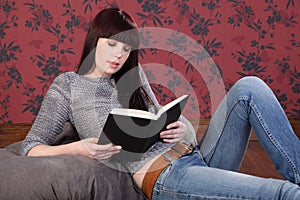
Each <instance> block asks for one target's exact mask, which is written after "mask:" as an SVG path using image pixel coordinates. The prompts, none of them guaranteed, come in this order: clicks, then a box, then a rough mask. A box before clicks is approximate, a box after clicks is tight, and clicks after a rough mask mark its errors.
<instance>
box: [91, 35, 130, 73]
mask: <svg viewBox="0 0 300 200" xmlns="http://www.w3.org/2000/svg"><path fill="white" fill-rule="evenodd" d="M130 51H131V46H130V45H127V44H125V43H122V42H119V41H116V40H113V39H108V38H99V39H98V43H97V47H96V54H95V55H96V56H95V68H94V70H93V72H92V73H94V75H96V76H97V77H99V76H101V77H108V76H111V75H112V74H114V73H116V72H117V71H119V70H120V69H121V67H122V66H123V65H124V63H125V62H126V60H127V58H128V57H129V54H130Z"/></svg>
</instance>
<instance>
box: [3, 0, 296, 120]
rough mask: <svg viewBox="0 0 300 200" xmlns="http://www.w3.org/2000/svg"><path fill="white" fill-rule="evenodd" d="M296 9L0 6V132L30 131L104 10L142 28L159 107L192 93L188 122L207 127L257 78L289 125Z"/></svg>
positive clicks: (183, 0)
mask: <svg viewBox="0 0 300 200" xmlns="http://www.w3.org/2000/svg"><path fill="white" fill-rule="evenodd" d="M299 6H300V4H299V2H297V1H295V0H286V1H280V0H264V1H260V3H259V4H258V3H257V1H246V0H224V1H220V0H197V1H196V0H132V1H130V3H129V1H125V0H81V1H80V0H79V1H70V0H62V1H56V0H53V1H41V0H18V1H16V0H0V11H1V12H0V38H1V40H0V123H2V124H12V123H31V122H33V120H34V119H35V117H36V115H37V113H38V111H39V108H40V106H41V103H42V101H43V98H44V96H45V94H46V92H47V90H48V88H49V86H50V85H51V83H52V82H53V80H54V78H55V77H56V76H58V75H59V74H61V73H63V72H65V71H76V69H77V67H78V62H79V58H80V55H81V48H82V46H83V40H84V35H85V33H86V32H87V30H88V27H89V23H90V21H91V20H92V18H93V16H95V14H96V13H97V12H98V11H99V10H101V9H103V8H107V7H120V8H121V9H123V10H125V11H127V12H128V13H130V14H131V15H132V16H133V17H134V18H135V20H136V22H137V24H138V25H139V27H141V30H142V31H141V44H142V47H143V48H141V49H140V57H141V63H142V64H143V66H144V69H145V72H146V75H147V76H148V78H149V81H150V82H151V86H152V88H153V91H154V92H155V94H156V96H157V98H158V100H159V102H160V103H161V104H166V103H167V102H169V101H171V100H172V99H174V98H175V97H176V96H178V95H179V94H185V93H189V94H192V95H191V98H190V100H189V102H188V105H187V107H186V109H185V112H184V114H185V115H187V117H188V118H210V117H211V115H212V114H213V111H214V109H215V108H214V107H215V106H214V104H215V102H219V100H220V99H221V98H219V97H218V95H219V96H223V95H224V94H225V93H226V91H228V90H229V89H230V87H231V86H232V85H233V84H234V82H236V81H237V80H238V79H239V78H242V77H244V76H250V75H254V76H258V77H260V78H262V79H263V80H264V81H265V82H266V83H267V84H268V85H269V86H270V87H271V89H272V90H273V91H274V93H275V94H276V96H277V98H278V100H279V101H280V103H281V105H282V106H283V108H284V111H285V112H286V114H287V115H288V117H298V118H299V117H300V67H299V65H300V62H299V61H300V34H299V28H300V27H299V22H300V13H299ZM297 7H298V8H297ZM150 27H152V28H156V29H153V31H152V29H147V28H150ZM156 30H160V31H161V30H163V31H164V32H162V33H160V32H159V33H155V31H156ZM199 47H201V48H199ZM216 88H220V90H216ZM216 99H217V100H216Z"/></svg>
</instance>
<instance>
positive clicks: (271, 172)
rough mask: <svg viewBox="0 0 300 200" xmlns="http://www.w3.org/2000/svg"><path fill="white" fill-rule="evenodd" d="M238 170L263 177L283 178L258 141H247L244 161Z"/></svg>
mask: <svg viewBox="0 0 300 200" xmlns="http://www.w3.org/2000/svg"><path fill="white" fill-rule="evenodd" d="M239 171H240V172H241V173H247V174H251V175H255V176H260V177H265V178H277V179H284V178H283V177H282V176H281V175H280V174H279V173H278V172H277V171H276V169H275V166H274V164H273V163H272V161H271V159H270V158H269V157H268V154H267V153H266V152H265V151H264V149H263V148H262V146H261V145H260V144H259V142H258V141H250V142H249V146H248V149H247V151H246V154H245V157H244V161H243V163H242V165H241V168H240V170H239Z"/></svg>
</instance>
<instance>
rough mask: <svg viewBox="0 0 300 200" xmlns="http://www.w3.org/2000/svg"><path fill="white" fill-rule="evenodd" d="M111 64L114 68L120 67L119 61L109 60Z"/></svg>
mask: <svg viewBox="0 0 300 200" xmlns="http://www.w3.org/2000/svg"><path fill="white" fill-rule="evenodd" d="M109 64H110V66H111V67H113V68H118V67H119V65H120V64H119V63H118V62H109Z"/></svg>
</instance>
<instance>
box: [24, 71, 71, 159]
mask: <svg viewBox="0 0 300 200" xmlns="http://www.w3.org/2000/svg"><path fill="white" fill-rule="evenodd" d="M68 74H70V73H64V74H61V75H59V76H58V77H57V78H55V80H54V81H53V83H52V85H51V86H50V88H49V90H48V92H47V94H46V95H45V97H44V99H43V102H42V105H41V108H40V110H39V113H38V115H37V117H36V119H35V121H34V123H33V125H32V127H31V129H30V131H29V133H28V134H27V136H26V137H25V139H24V140H23V142H22V148H21V152H20V153H21V154H22V155H27V153H28V151H29V150H30V149H31V148H33V147H34V146H36V145H39V144H47V145H52V144H53V141H54V139H55V138H56V136H57V135H58V134H59V133H60V132H61V131H62V129H63V127H64V125H65V123H66V122H67V121H68V120H69V119H70V117H69V116H70V94H71V92H70V81H69V76H68Z"/></svg>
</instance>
